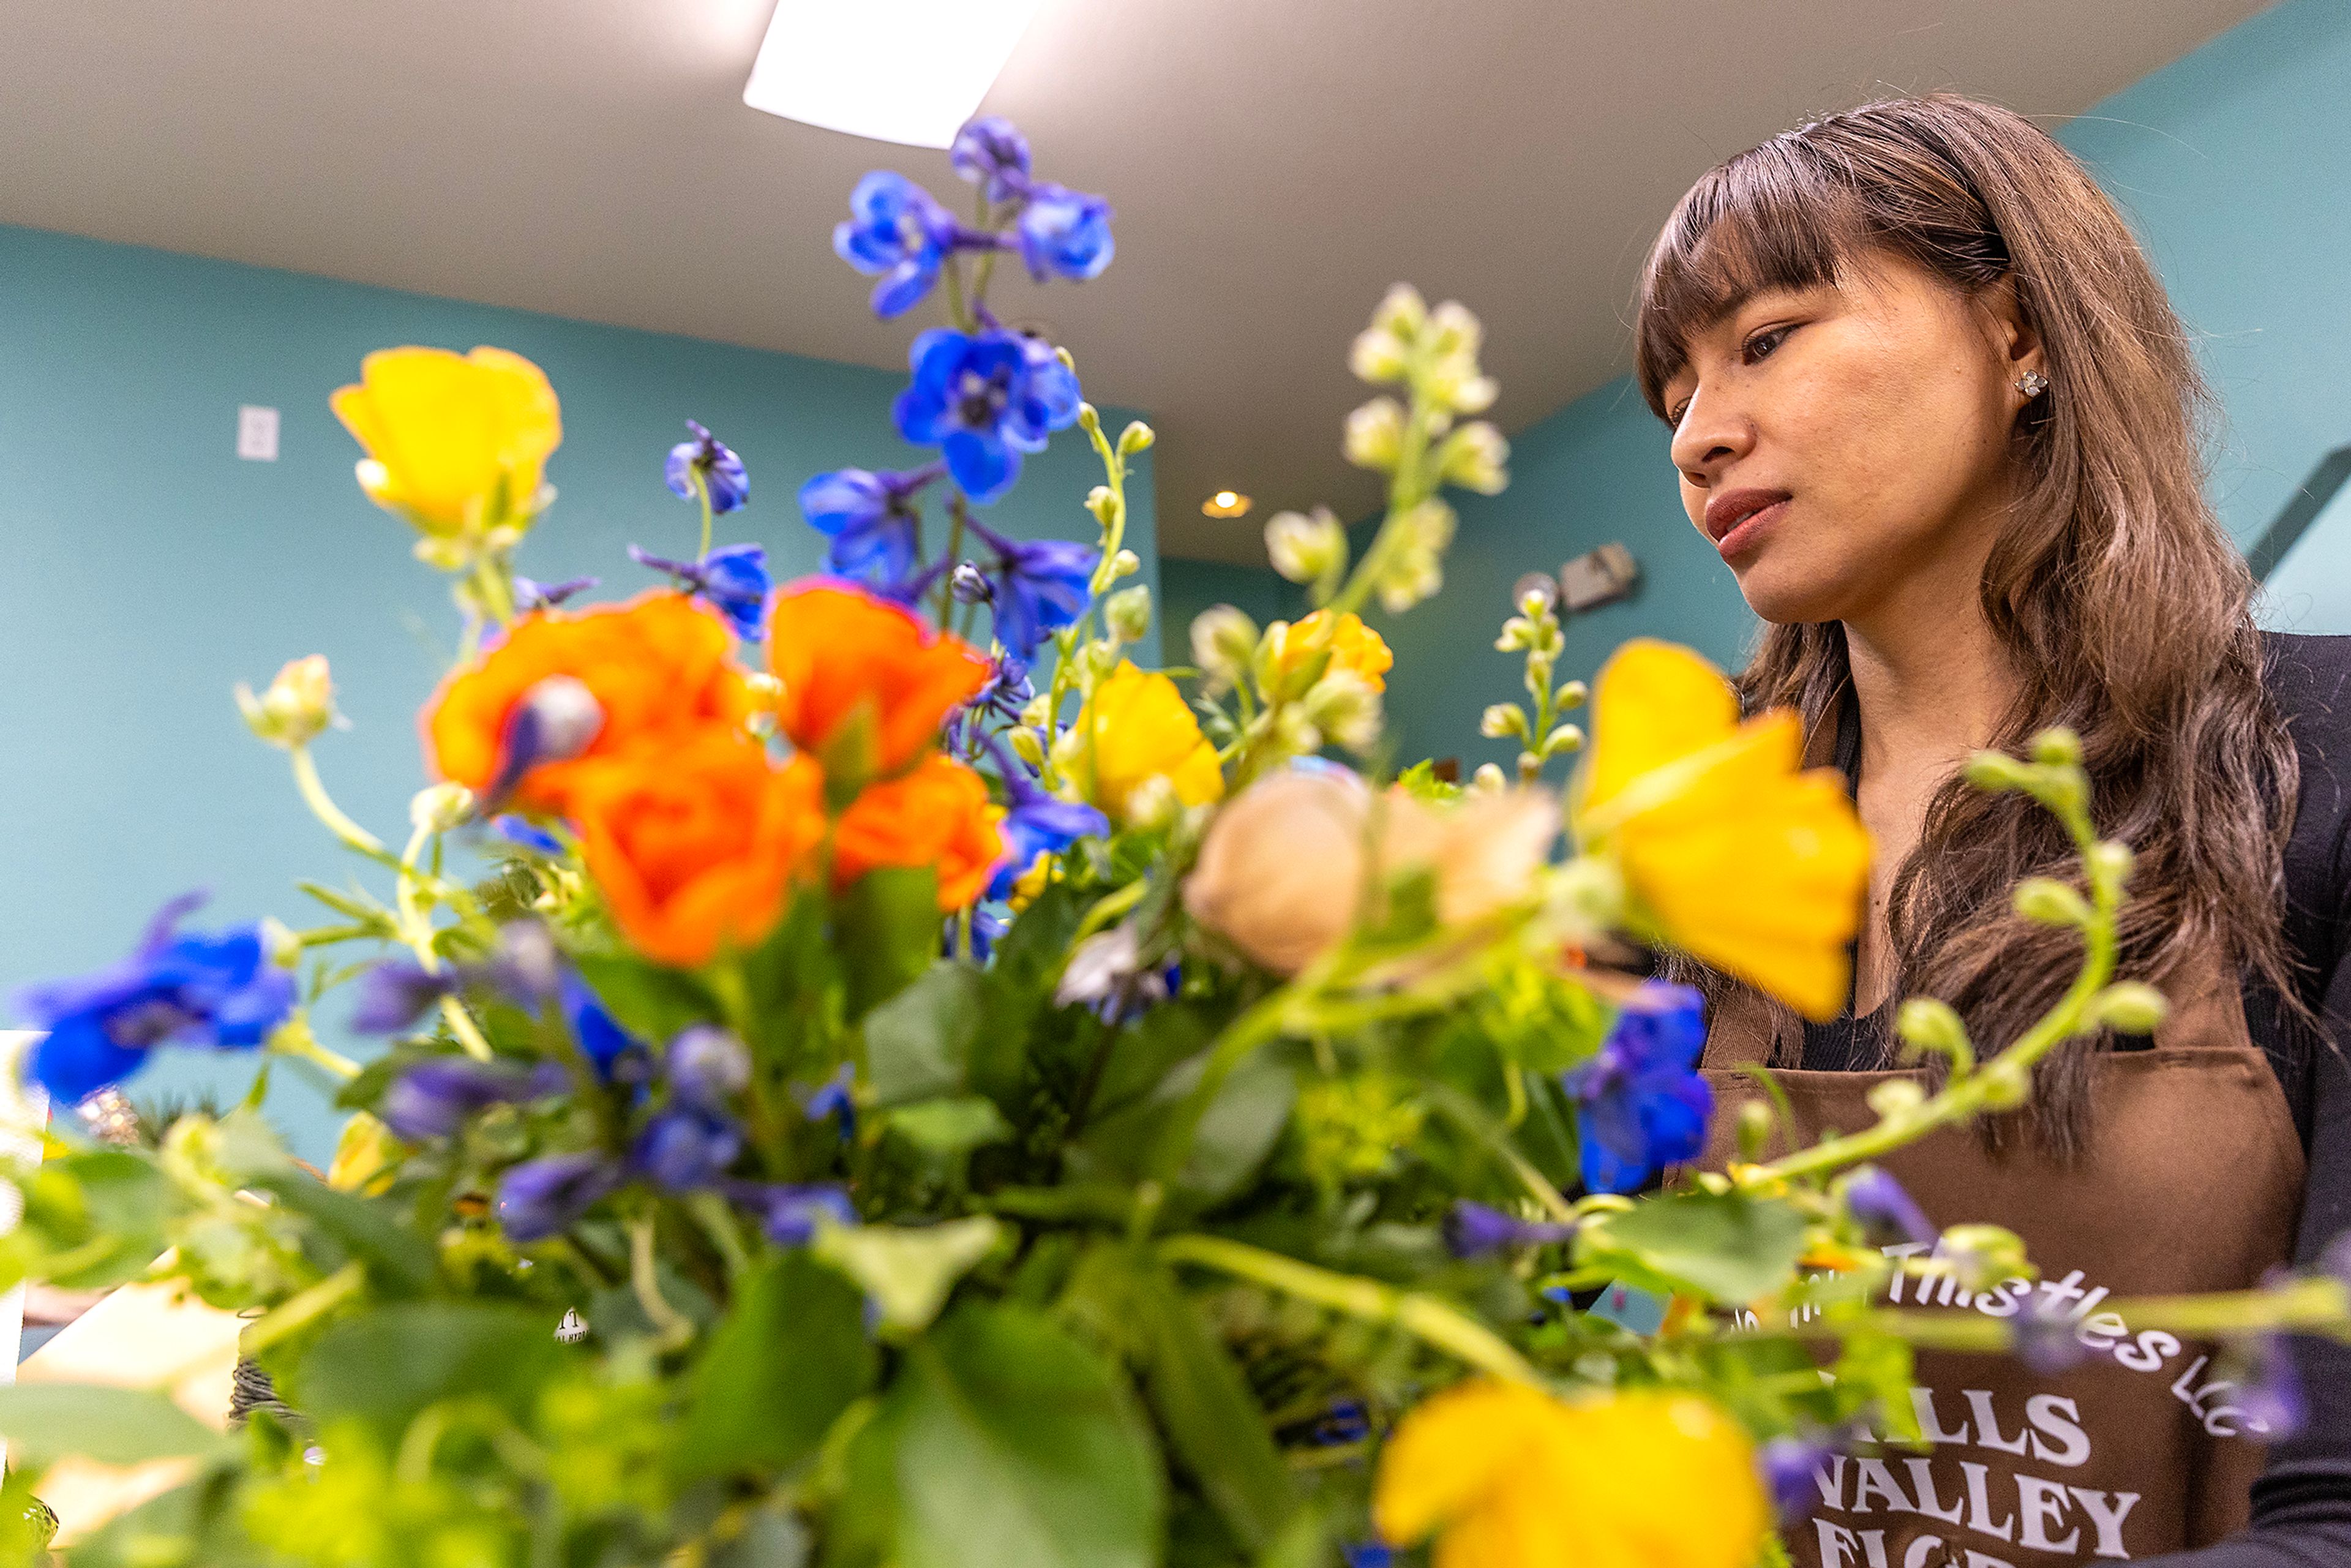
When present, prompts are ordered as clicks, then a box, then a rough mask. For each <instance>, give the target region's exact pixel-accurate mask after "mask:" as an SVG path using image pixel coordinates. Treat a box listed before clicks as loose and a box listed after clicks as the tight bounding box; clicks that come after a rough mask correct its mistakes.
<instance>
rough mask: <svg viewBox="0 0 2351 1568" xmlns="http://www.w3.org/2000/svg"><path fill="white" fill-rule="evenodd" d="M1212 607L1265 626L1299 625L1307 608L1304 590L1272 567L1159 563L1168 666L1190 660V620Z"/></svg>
mask: <svg viewBox="0 0 2351 1568" xmlns="http://www.w3.org/2000/svg"><path fill="white" fill-rule="evenodd" d="M1214 604H1230V605H1232V606H1234V607H1235V608H1237V609H1239V610H1241V611H1244V612H1247V613H1248V615H1249V619H1250V620H1252V621H1255V622H1257V623H1258V624H1259V626H1263V625H1265V624H1266V623H1268V622H1273V621H1295V620H1296V619H1298V617H1299V615H1300V613H1301V612H1303V611H1304V610H1305V608H1306V601H1305V591H1304V590H1302V589H1301V588H1300V587H1298V585H1297V584H1295V583H1292V582H1287V581H1285V580H1282V579H1281V578H1280V577H1279V576H1277V575H1275V573H1274V570H1273V569H1272V568H1271V567H1264V566H1238V565H1235V564H1233V563H1232V562H1229V561H1221V560H1185V559H1180V558H1178V557H1175V556H1169V557H1168V558H1166V559H1164V560H1162V561H1161V562H1160V563H1159V610H1158V613H1159V634H1160V638H1161V646H1163V647H1164V648H1165V650H1166V656H1167V662H1168V663H1169V664H1189V663H1191V659H1192V618H1193V617H1194V616H1196V615H1197V614H1199V613H1200V612H1201V611H1203V610H1206V609H1207V608H1208V607H1209V606H1210V605H1214Z"/></svg>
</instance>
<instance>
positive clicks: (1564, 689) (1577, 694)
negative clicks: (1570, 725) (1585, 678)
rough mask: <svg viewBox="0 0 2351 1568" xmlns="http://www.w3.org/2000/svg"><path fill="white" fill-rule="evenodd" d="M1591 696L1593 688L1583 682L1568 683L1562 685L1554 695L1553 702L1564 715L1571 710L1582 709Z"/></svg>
mask: <svg viewBox="0 0 2351 1568" xmlns="http://www.w3.org/2000/svg"><path fill="white" fill-rule="evenodd" d="M1591 695H1592V688H1591V687H1590V686H1587V685H1584V684H1583V682H1582V681H1567V682H1563V683H1562V685H1560V688H1559V690H1557V691H1555V692H1553V693H1552V695H1551V700H1552V703H1553V705H1555V706H1557V707H1558V708H1559V710H1560V711H1561V712H1562V713H1565V712H1567V711H1568V710H1569V709H1570V708H1579V707H1582V706H1583V704H1584V701H1585V699H1586V698H1588V697H1590V696H1591Z"/></svg>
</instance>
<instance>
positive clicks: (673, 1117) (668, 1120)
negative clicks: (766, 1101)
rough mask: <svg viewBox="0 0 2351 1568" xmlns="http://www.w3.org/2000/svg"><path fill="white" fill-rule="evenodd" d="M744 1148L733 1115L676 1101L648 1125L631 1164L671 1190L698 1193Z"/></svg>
mask: <svg viewBox="0 0 2351 1568" xmlns="http://www.w3.org/2000/svg"><path fill="white" fill-rule="evenodd" d="M742 1152H743V1129H742V1128H740V1127H738V1126H737V1125H736V1124H735V1122H734V1120H733V1119H732V1118H731V1117H727V1116H722V1115H718V1114H716V1113H714V1112H710V1111H705V1110H704V1109H702V1108H701V1107H700V1106H698V1105H685V1104H677V1105H672V1106H671V1107H670V1108H669V1109H668V1110H666V1111H663V1112H661V1113H658V1114H656V1115H655V1116H654V1117H653V1120H652V1121H651V1122H648V1123H646V1124H645V1129H644V1131H643V1132H642V1133H640V1134H637V1141H636V1143H635V1144H634V1145H632V1147H631V1148H630V1150H629V1164H630V1166H631V1167H632V1169H635V1170H637V1171H640V1172H643V1174H644V1175H645V1176H648V1177H650V1178H652V1180H653V1182H654V1183H655V1184H657V1185H659V1186H664V1187H667V1188H668V1189H669V1190H670V1191H672V1192H693V1191H695V1190H697V1189H699V1188H702V1187H705V1186H712V1185H714V1184H715V1183H716V1182H717V1180H718V1179H719V1178H720V1177H721V1176H725V1175H726V1167H727V1166H731V1165H733V1164H734V1163H735V1159H736V1156H737V1155H740V1154H741V1153H742Z"/></svg>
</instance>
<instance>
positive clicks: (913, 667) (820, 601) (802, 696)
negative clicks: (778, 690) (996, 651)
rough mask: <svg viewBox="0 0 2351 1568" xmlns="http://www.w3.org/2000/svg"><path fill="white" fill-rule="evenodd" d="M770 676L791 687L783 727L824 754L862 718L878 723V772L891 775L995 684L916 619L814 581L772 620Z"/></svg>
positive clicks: (781, 604)
mask: <svg viewBox="0 0 2351 1568" xmlns="http://www.w3.org/2000/svg"><path fill="white" fill-rule="evenodd" d="M768 670H769V671H770V672H771V673H772V674H774V675H775V677H776V678H777V679H778V681H780V682H782V683H783V687H784V691H783V695H782V697H781V698H780V699H778V702H777V705H776V717H777V722H778V724H779V725H780V726H781V727H782V729H783V732H784V733H785V734H786V735H788V736H789V737H791V741H792V744H793V745H794V746H797V747H800V748H801V749H802V750H804V751H810V752H815V753H818V754H820V755H821V754H822V753H823V752H824V750H825V748H826V747H827V746H828V745H830V744H831V742H832V740H833V739H834V738H835V737H836V736H838V735H839V734H840V733H841V729H842V727H844V726H846V725H847V724H849V723H850V722H851V721H852V719H854V718H856V716H858V714H859V713H860V712H861V711H863V712H866V713H869V714H870V715H871V716H872V724H873V725H874V738H875V743H876V747H877V756H876V758H875V765H876V767H877V768H878V770H879V771H880V772H882V773H883V774H885V775H886V774H891V773H895V772H898V771H900V770H901V769H903V768H906V767H908V766H909V765H911V764H912V763H913V762H914V759H915V758H918V757H920V756H921V755H922V754H923V752H924V750H925V748H926V747H929V746H930V745H931V744H932V743H933V742H934V741H935V739H936V738H937V737H938V732H939V725H940V723H941V722H942V721H943V720H945V719H946V716H947V711H948V710H949V709H950V708H953V707H954V706H956V704H957V703H961V702H965V701H967V700H968V699H969V698H970V697H971V696H972V695H974V694H975V693H977V691H978V690H979V688H980V687H981V686H982V685H986V684H987V674H988V664H987V659H985V658H984V657H982V656H981V655H980V654H979V653H977V651H975V650H974V649H973V648H972V647H971V645H970V644H969V643H965V642H964V641H963V640H962V639H961V638H959V637H951V636H945V635H942V634H941V633H939V632H935V631H933V630H931V628H929V627H928V626H925V624H923V622H922V621H921V620H920V619H919V618H918V617H916V616H915V615H914V613H913V612H911V611H908V610H906V609H904V607H902V606H900V605H896V604H892V603H890V602H888V601H884V600H881V599H877V598H875V597H874V596H873V595H872V594H870V593H867V592H864V591H862V590H859V589H854V588H847V587H842V586H841V585H839V584H836V583H832V582H829V581H825V580H803V581H801V582H799V583H796V584H793V585H792V586H790V587H788V588H786V589H785V590H784V591H782V592H781V593H779V594H778V595H777V597H776V602H775V605H774V607H773V608H772V609H771V610H770V611H769V612H768Z"/></svg>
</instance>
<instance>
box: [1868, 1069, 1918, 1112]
mask: <svg viewBox="0 0 2351 1568" xmlns="http://www.w3.org/2000/svg"><path fill="white" fill-rule="evenodd" d="M1864 1099H1865V1103H1866V1104H1867V1105H1868V1106H1869V1108H1870V1109H1871V1110H1872V1111H1875V1112H1876V1113H1877V1114H1878V1116H1879V1118H1880V1119H1881V1120H1883V1119H1885V1118H1887V1117H1893V1116H1901V1115H1905V1114H1907V1113H1909V1112H1912V1111H1916V1110H1917V1108H1918V1107H1919V1106H1921V1105H1923V1104H1925V1103H1927V1091H1926V1090H1925V1089H1923V1088H1921V1087H1919V1084H1918V1081H1917V1079H1915V1078H1889V1079H1887V1080H1886V1081H1885V1082H1882V1083H1879V1084H1877V1085H1876V1086H1875V1087H1874V1088H1872V1089H1871V1090H1870V1092H1868V1094H1867V1095H1865V1097H1864Z"/></svg>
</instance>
